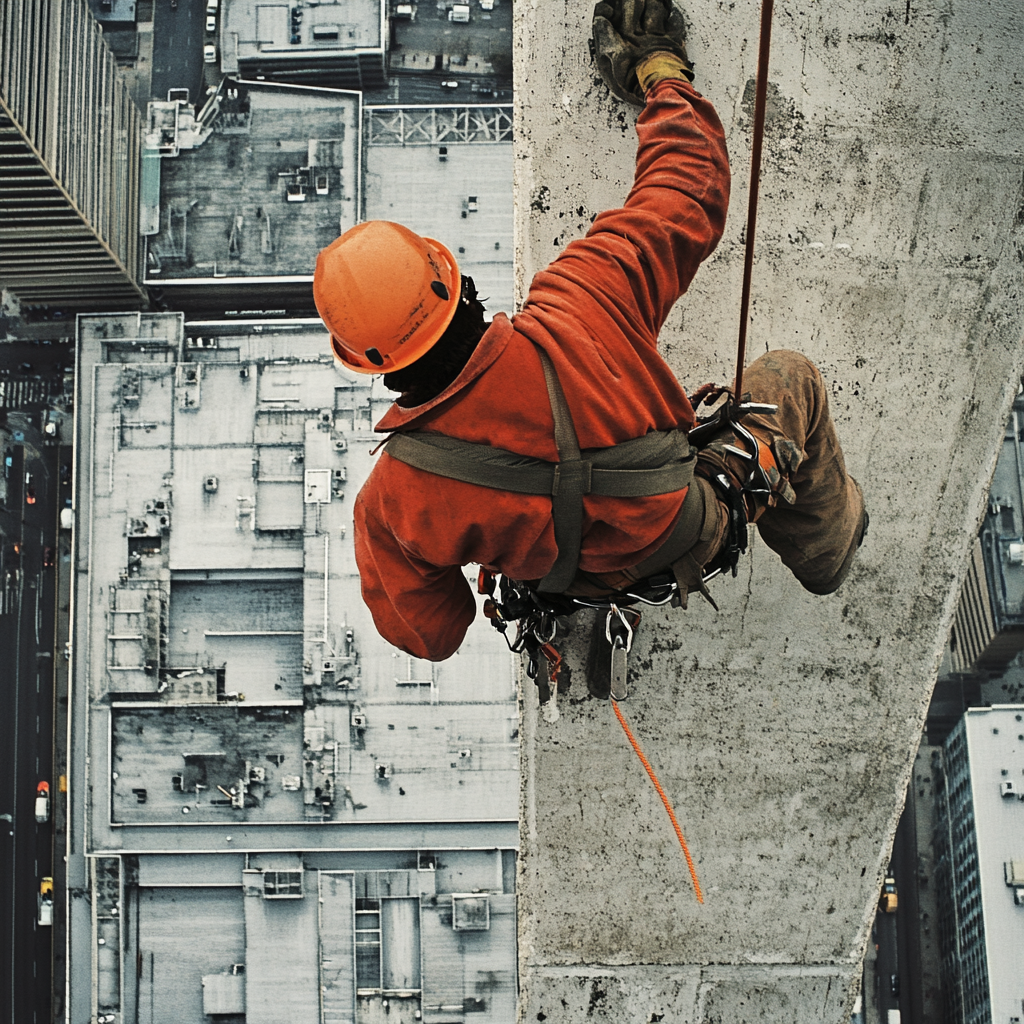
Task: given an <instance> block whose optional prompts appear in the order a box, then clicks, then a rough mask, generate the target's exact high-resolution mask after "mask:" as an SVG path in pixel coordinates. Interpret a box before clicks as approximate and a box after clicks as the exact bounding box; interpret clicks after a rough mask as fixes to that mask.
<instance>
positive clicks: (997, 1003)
mask: <svg viewBox="0 0 1024 1024" xmlns="http://www.w3.org/2000/svg"><path fill="white" fill-rule="evenodd" d="M964 729H965V735H966V739H967V756H968V760H969V763H970V773H971V804H972V807H973V810H974V832H975V836H976V839H977V844H978V876H979V882H980V889H981V892H980V896H981V912H982V917H983V920H984V924H985V957H986V960H987V963H988V984H989V992H990V996H991V1005H992V1019H993V1020H1010V1019H1011V1018H1012V1017H1014V1016H1016V1015H1017V1014H1019V1013H1020V1007H1021V1000H1024V976H1022V975H1021V970H1020V951H1021V950H1022V949H1024V907H1021V906H1018V905H1016V903H1015V901H1014V887H1013V886H1010V885H1009V884H1008V883H1007V875H1006V865H1008V864H1010V863H1011V862H1013V861H1017V862H1019V863H1021V864H1022V865H1024V706H1021V705H1019V704H1007V705H996V706H994V707H989V708H969V709H968V710H967V712H966V714H965V716H964ZM1007 783H1010V784H1011V786H1010V791H1007Z"/></svg>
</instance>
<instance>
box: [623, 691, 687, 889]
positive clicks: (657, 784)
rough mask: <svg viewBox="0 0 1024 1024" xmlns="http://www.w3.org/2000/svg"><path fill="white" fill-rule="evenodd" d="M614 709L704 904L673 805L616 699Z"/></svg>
mask: <svg viewBox="0 0 1024 1024" xmlns="http://www.w3.org/2000/svg"><path fill="white" fill-rule="evenodd" d="M612 709H613V710H614V711H615V717H616V718H617V719H618V720H619V724H620V725H621V726H622V728H623V730H624V731H625V733H626V738H627V739H628V740H629V742H630V744H631V745H632V747H633V749H634V750H635V751H636V756H637V757H639V758H640V763H641V764H642V765H643V766H644V768H646V769H647V774H648V776H650V779H651V782H653V783H654V788H655V789H656V790H657V791H658V796H660V797H661V802H662V803H663V804H664V805H665V810H666V811H668V816H669V820H670V821H671V822H672V827H673V828H674V829H675V830H676V838H677V839H678V840H679V845H680V846H681V847H682V848H683V856H684V857H685V858H686V866H687V867H688V868H689V869H690V877H691V878H692V879H693V891H694V892H695V893H696V894H697V902H698V903H703V902H704V894H703V893H702V892H701V891H700V882H698V881H697V869H696V868H695V867H694V866H693V858H692V857H691V856H690V850H689V848H688V847H687V845H686V840H685V839H684V838H683V830H682V829H681V828H680V827H679V822H678V821H676V815H675V811H673V810H672V805H671V804H670V803H669V802H668V797H667V796H665V790H663V789H662V788H661V783H660V782H659V781H658V776H657V775H655V774H654V769H653V768H652V767H651V763H650V761H648V760H647V758H646V757H644V752H643V751H642V750H641V749H640V744H639V743H637V741H636V740H635V739H634V737H633V734H632V733H631V732H630V731H629V726H628V725H626V719H625V718H623V717H622V712H621V711H620V710H619V704H618V701H616V700H614V699H613V700H612Z"/></svg>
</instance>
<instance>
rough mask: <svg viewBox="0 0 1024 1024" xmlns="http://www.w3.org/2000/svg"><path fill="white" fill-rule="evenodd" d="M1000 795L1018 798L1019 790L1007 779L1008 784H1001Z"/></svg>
mask: <svg viewBox="0 0 1024 1024" xmlns="http://www.w3.org/2000/svg"><path fill="white" fill-rule="evenodd" d="M999 795H1000V796H1016V795H1017V790H1016V788H1015V787H1014V785H1013V781H1012V780H1010V779H1007V780H1006V782H1000V783H999Z"/></svg>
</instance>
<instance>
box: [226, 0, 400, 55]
mask: <svg viewBox="0 0 1024 1024" xmlns="http://www.w3.org/2000/svg"><path fill="white" fill-rule="evenodd" d="M295 12H298V14H297V16H296V13H295ZM383 18H384V8H383V4H382V2H381V0H319V3H315V4H310V3H306V4H301V5H300V4H293V3H288V2H277V3H275V2H273V0H231V2H230V3H227V4H225V5H224V6H223V8H222V13H221V19H222V21H221V29H220V33H221V34H220V38H221V47H222V50H223V52H224V54H225V55H226V57H227V58H229V59H231V60H232V61H245V60H250V59H258V60H260V61H261V62H266V61H271V62H273V61H274V60H275V59H276V60H289V61H291V60H296V59H301V60H302V61H303V62H305V63H306V64H308V65H309V66H315V65H316V63H317V61H318V60H323V59H325V58H330V57H333V56H335V55H336V54H338V53H344V52H351V51H353V50H380V49H381V48H382V46H383V42H382V27H383Z"/></svg>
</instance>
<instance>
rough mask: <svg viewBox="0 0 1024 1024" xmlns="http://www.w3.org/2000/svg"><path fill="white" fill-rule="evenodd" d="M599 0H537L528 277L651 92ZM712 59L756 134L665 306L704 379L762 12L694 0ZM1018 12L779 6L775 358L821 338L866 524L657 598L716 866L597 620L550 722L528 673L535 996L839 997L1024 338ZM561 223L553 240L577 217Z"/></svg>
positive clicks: (530, 33)
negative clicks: (828, 561)
mask: <svg viewBox="0 0 1024 1024" xmlns="http://www.w3.org/2000/svg"><path fill="white" fill-rule="evenodd" d="M591 11H592V6H591V5H590V4H589V3H586V4H584V3H574V4H566V3H552V4H522V5H520V6H519V7H518V8H517V15H516V16H517V22H516V40H515V43H516V51H515V60H516V102H517V104H518V109H517V112H516V115H517V116H516V125H517V139H516V147H517V149H516V161H515V167H516V199H517V213H516V217H517V239H518V244H519V251H518V253H517V256H518V259H517V266H518V267H519V273H520V276H519V279H518V282H517V286H518V294H519V296H520V301H522V297H523V296H524V295H525V290H526V288H527V286H528V283H529V280H530V278H531V277H532V275H533V273H534V272H536V271H537V270H539V269H541V268H543V266H544V265H545V264H546V263H547V262H548V261H549V260H550V259H551V258H553V257H554V256H556V255H557V254H558V252H559V251H560V249H561V248H562V247H563V246H564V245H565V244H566V243H567V242H569V241H570V240H571V239H573V238H575V237H579V236H580V235H582V234H583V233H584V232H585V230H586V228H587V227H588V225H589V222H590V219H591V216H592V215H593V214H594V213H596V212H598V211H600V210H602V209H604V208H607V207H609V206H612V205H618V204H620V203H621V202H622V200H623V198H624V197H625V195H626V193H627V190H628V187H629V183H630V181H631V177H632V166H633V158H634V152H635V135H634V132H633V121H634V118H635V114H634V111H633V110H632V109H631V108H628V107H626V106H625V105H623V104H620V103H618V102H617V101H615V100H614V99H612V98H611V97H610V96H609V95H608V92H607V90H606V89H605V88H604V86H603V85H602V84H601V82H600V79H599V78H598V77H597V75H596V73H595V71H594V70H593V67H592V65H591V63H590V58H589V55H588V49H587V36H588V34H589V25H590V17H591ZM687 15H688V19H689V24H690V44H689V47H690V55H691V57H692V59H693V60H694V62H695V64H696V67H697V75H698V77H697V82H696V85H697V87H698V88H699V89H700V90H701V91H703V92H704V93H705V94H706V95H707V96H709V97H710V98H711V99H712V100H713V101H714V102H715V104H716V106H717V108H718V110H719V113H720V115H721V117H722V120H723V123H724V125H725V128H726V133H727V137H728V140H729V145H730V151H731V154H732V159H733V172H734V183H733V206H732V215H731V218H730V222H729V225H728V228H727V231H726V236H725V238H724V239H723V241H722V244H721V245H720V246H719V248H718V250H717V252H716V253H715V254H714V256H713V257H712V258H711V259H710V260H709V261H708V263H707V264H706V265H705V266H704V267H703V269H702V270H701V272H700V273H699V274H698V276H697V279H696V281H695V283H694V285H693V287H692V288H691V290H690V293H689V295H688V296H686V297H684V299H683V300H682V301H681V302H680V304H679V305H678V306H677V308H676V310H675V311H674V312H673V314H672V316H671V317H670V320H669V323H668V324H667V325H666V327H665V330H664V332H663V334H662V350H663V351H664V352H665V353H666V356H667V358H668V359H669V361H670V363H671V364H672V365H673V367H674V368H675V369H676V371H677V373H678V374H679V376H680V379H681V380H683V382H684V383H686V384H687V385H689V386H690V387H694V386H696V385H698V384H700V383H702V382H704V381H706V380H710V379H718V380H720V381H726V380H729V379H731V377H732V374H733V369H734V359H735V355H734V352H735V338H736V330H737V324H738V308H739V295H740V285H741V276H742V262H743V251H742V238H743V225H744V220H745V211H746V187H747V180H748V176H749V151H750V139H751V132H750V129H751V119H752V109H753V79H754V74H755V61H756V51H757V34H758V21H759V9H758V6H757V5H756V4H755V3H753V2H745V3H743V4H736V5H732V4H729V5H722V4H715V3H711V2H710V0H693V2H691V3H690V4H689V5H688V8H687ZM1022 45H1024V9H1022V8H1021V7H1020V6H1019V5H1018V4H1016V3H1013V2H1002V0H1000V2H996V0H993V2H990V3H986V4H976V3H969V2H962V0H943V2H942V3H937V2H931V0H923V2H914V3H908V4H907V5H906V7H904V5H903V4H899V5H891V4H889V3H881V2H877V0H867V2H864V0H860V2H857V3H853V2H850V0H841V2H835V3H830V4H827V5H826V4H807V3H801V2H794V0H785V2H782V3H780V4H777V5H776V10H775V18H774V27H773V37H772V64H771V72H770V76H769V78H770V88H769V107H768V122H767V134H766V141H765V159H764V173H763V177H762V185H761V204H760V213H759V219H758V231H757V252H758V258H757V262H756V267H755V273H754V287H753V307H752V319H751V328H750V339H749V350H750V358H751V359H753V358H756V357H757V356H758V355H759V354H760V353H761V352H763V351H765V350H767V349H773V348H795V349H799V350H802V351H804V352H806V353H807V354H808V355H809V356H810V357H811V358H812V359H814V360H815V361H816V362H817V363H818V364H819V365H820V367H821V368H822V371H823V373H824V376H825V379H826V382H827V383H828V385H829V386H830V388H831V396H832V410H833V414H834V416H835V418H836V420H837V423H838V429H839V432H840V436H841V438H842V439H843V443H844V445H845V447H846V450H847V462H848V465H849V467H850V469H851V471H852V472H853V473H854V475H855V476H856V477H857V478H858V479H859V480H860V481H861V482H862V484H863V486H864V491H865V494H866V496H867V501H868V504H869V508H870V512H871V531H870V534H869V536H868V540H867V543H866V544H865V547H864V548H863V550H862V552H861V554H860V556H859V558H858V561H857V563H856V564H855V567H854V570H853V572H852V574H851V576H850V578H849V579H848V581H847V582H846V584H845V585H844V587H843V588H842V589H841V590H840V592H839V593H838V594H836V595H834V596H832V597H827V598H815V597H812V596H811V595H809V594H806V593H805V592H804V591H802V590H801V589H800V587H799V585H798V584H797V583H796V582H795V581H794V580H793V579H792V578H790V577H789V576H788V573H787V572H786V571H785V570H784V569H783V568H782V566H781V565H780V564H779V563H778V561H777V559H776V558H775V556H774V555H773V554H772V553H771V552H770V551H768V550H767V549H766V548H765V547H764V546H763V545H762V544H761V543H760V542H759V541H758V540H757V539H756V538H752V541H753V552H752V555H751V554H748V555H747V556H746V557H745V558H744V559H743V560H742V561H741V563H740V574H739V577H738V578H737V579H724V580H720V581H716V582H715V583H714V584H713V585H712V589H713V593H714V596H715V599H716V600H717V602H718V603H719V605H720V607H721V611H720V612H719V613H717V614H716V613H715V612H714V611H713V610H712V609H711V608H710V607H709V606H707V605H705V604H704V603H703V602H701V601H700V600H694V601H692V602H691V604H690V610H689V611H687V612H682V611H663V612H662V611H651V612H648V613H647V614H646V615H645V621H644V625H643V628H642V632H641V633H640V636H639V638H638V640H637V644H636V647H635V648H634V653H633V655H631V659H630V660H631V665H632V669H633V682H632V691H633V692H632V695H631V697H630V699H629V700H628V701H627V702H626V703H625V704H624V705H623V710H624V712H625V714H626V715H627V717H628V718H629V720H630V722H631V725H632V727H633V729H634V732H635V733H636V734H637V736H638V737H639V739H640V741H641V743H642V744H643V745H644V747H645V750H646V753H647V755H648V757H649V758H650V760H651V761H652V762H653V764H654V765H655V767H656V769H657V770H658V772H659V773H660V776H661V780H662V783H663V784H664V786H665V788H666V790H667V792H668V793H669V794H670V796H671V797H672V799H673V801H674V803H675V807H676V810H677V812H678V814H679V817H680V819H681V823H682V826H683V829H684V832H685V833H686V836H687V839H688V841H689V844H690V848H691V850H692V852H693V854H694V859H695V861H696V866H697V870H698V872H699V874H700V879H701V883H702V885H703V887H704V890H705V899H706V902H705V904H704V905H703V906H699V905H698V904H697V902H696V900H695V899H694V895H693V892H692V888H691V885H690V881H689V877H688V874H687V871H686V866H685V864H684V862H683V860H682V858H681V856H680V852H679V849H678V846H677V845H676V840H675V838H674V836H673V834H672V831H671V829H670V826H669V824H668V822H667V820H666V818H665V816H664V812H663V810H662V808H661V806H660V804H659V802H658V799H657V796H656V794H655V793H654V791H653V789H652V787H651V786H650V784H649V782H648V781H647V779H646V778H645V776H644V774H643V771H642V769H641V767H640V765H639V763H638V762H637V760H636V758H635V756H634V755H633V753H632V751H631V750H630V749H629V747H628V745H627V743H626V741H625V739H624V737H623V734H622V732H621V730H620V728H619V726H618V724H617V723H616V721H615V719H614V717H613V715H612V710H611V708H610V707H609V706H608V705H607V704H606V703H603V702H598V701H595V700H592V699H589V698H588V697H587V692H586V687H585V685H584V683H583V667H584V665H585V656H586V647H587V632H588V630H587V629H585V628H584V629H581V630H580V631H579V632H578V635H577V639H576V641H575V646H573V647H571V648H570V650H569V659H570V663H571V664H572V666H573V668H574V669H575V670H576V679H575V682H574V683H573V686H572V690H571V691H570V693H569V694H568V695H567V697H566V698H564V699H563V700H562V703H561V712H562V714H561V719H560V720H559V721H558V722H556V723H554V724H551V723H549V722H547V721H545V719H544V718H543V717H542V716H540V715H539V714H538V712H537V710H536V706H535V705H536V697H535V695H534V693H533V692H531V691H532V687H530V688H529V689H528V690H527V691H526V693H525V700H524V758H525V760H524V774H523V790H522V817H521V832H522V835H521V840H522V860H521V867H520V883H521V887H520V924H519V927H520V964H521V984H522V1004H521V1010H520V1014H521V1020H523V1021H531V1022H532V1021H534V1020H538V1021H543V1020H545V1019H548V1020H557V1021H559V1022H560V1024H566V1022H573V1021H583V1020H601V1021H604V1020H607V1021H629V1022H634V1021H635V1022H649V1021H658V1020H663V1019H664V1020H666V1021H668V1020H671V1021H679V1022H682V1021H687V1022H694V1024H696V1022H705V1021H707V1022H710V1021H730V1022H741V1021H762V1020H764V1021H769V1020H771V1021H786V1022H797V1021H801V1022H802V1021H808V1022H811V1021H813V1022H816V1024H821V1022H830V1021H839V1020H841V1019H843V1018H844V1015H845V1016H847V1017H848V1014H849V1011H850V1008H851V1006H852V1002H853V999H854V995H855V989H856V985H857V979H858V976H859V963H860V959H861V957H862V955H863V952H864V947H865V944H866V942H867V939H868V934H869V929H870V922H871V919H872V917H873V913H874V907H875V903H876V900H877V897H878V886H879V883H880V880H881V876H882V874H883V873H884V870H885V867H886V865H887V862H888V857H889V850H890V847H891V843H892V837H893V833H894V830H895V827H896V822H897V819H898V815H899V813H900V809H901V804H902V800H903V795H904V793H905V792H906V787H907V783H908V780H909V777H910V771H911V768H912V765H913V758H914V753H915V750H916V747H917V743H918V740H919V738H920V732H921V726H922V723H923V719H924V715H925V711H926V706H927V702H928V698H929V695H930V692H931V688H932V684H933V682H934V679H935V674H936V671H937V668H938V664H939V659H940V656H941V650H942V645H943V642H944V639H945V636H946V632H947V630H948V627H949V622H950V618H951V615H952V612H953V608H954V605H955V601H956V597H957V594H958V590H959V581H960V579H961V578H962V575H963V573H964V571H965V567H966V563H967V558H968V554H969V547H970V545H971V543H972V542H973V537H974V534H975V531H976V529H977V525H978V522H979V518H980V515H981V511H982V507H983V503H984V501H985V496H986V491H987V487H988V482H989V478H990V477H991V473H992V468H993V465H994V461H995V457H996V453H997V450H998V448H999V445H1000V441H1001V437H1002V430H1003V424H1004V421H1005V417H1006V415H1007V412H1008V409H1009V404H1010V401H1011V399H1012V397H1013V394H1014V393H1015V392H1016V390H1017V386H1018V385H1017V382H1018V381H1019V378H1020V372H1021V361H1022V356H1024V349H1022V347H1021V344H1020V341H1021V325H1022V320H1024V310H1022V290H1021V260H1022V253H1024V196H1022V169H1024V159H1022V153H1021V148H1022V147H1021V141H1020V140H1021V139H1022V137H1024V99H1022V98H1021V93H1020V64H1019V60H1018V59H1017V55H1019V53H1020V51H1021V47H1022ZM553 240H554V244H552V241H553Z"/></svg>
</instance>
